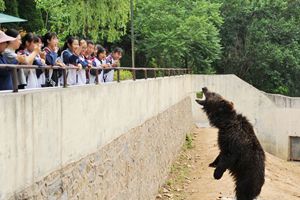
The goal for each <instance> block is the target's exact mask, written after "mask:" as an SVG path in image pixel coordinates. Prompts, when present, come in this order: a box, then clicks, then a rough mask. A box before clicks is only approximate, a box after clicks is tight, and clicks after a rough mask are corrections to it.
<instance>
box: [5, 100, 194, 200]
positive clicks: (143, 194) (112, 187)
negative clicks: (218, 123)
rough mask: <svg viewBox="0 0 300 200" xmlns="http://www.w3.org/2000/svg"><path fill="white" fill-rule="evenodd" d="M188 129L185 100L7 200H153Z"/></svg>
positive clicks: (189, 115) (188, 106)
mask: <svg viewBox="0 0 300 200" xmlns="http://www.w3.org/2000/svg"><path fill="white" fill-rule="evenodd" d="M192 126H193V123H192V112H191V100H190V98H186V99H185V100H183V101H181V102H180V103H178V104H176V105H174V106H172V107H170V108H169V109H168V110H166V111H165V112H163V113H161V114H159V115H158V116H156V117H154V118H151V119H150V120H148V121H146V122H145V123H144V124H143V125H141V126H139V127H137V128H134V129H132V130H130V131H129V132H128V133H126V134H123V135H122V136H121V137H119V138H117V139H115V140H114V141H113V142H111V143H110V144H108V145H106V146H105V147H103V148H102V149H100V150H99V151H98V152H96V153H94V154H91V155H89V156H87V157H85V158H83V159H81V160H79V161H77V162H74V163H71V164H69V165H67V166H64V167H62V168H61V169H60V170H57V171H55V172H53V173H51V174H50V175H48V176H47V177H45V178H44V179H43V180H41V181H39V182H37V183H35V184H34V185H32V186H30V187H28V188H27V189H25V190H24V191H21V192H19V193H17V194H15V196H14V197H11V198H10V199H11V200H14V199H17V200H21V199H22V200H25V199H28V200H31V199H38V200H39V199H48V200H54V199H61V200H65V199H80V200H81V199H88V200H96V199H105V200H108V199H115V200H123V199H124V200H131V199H132V200H138V199H142V200H147V199H154V198H155V194H156V193H157V190H158V188H159V186H160V185H161V184H162V183H163V182H164V180H165V178H166V177H167V174H168V171H169V169H170V166H171V163H172V161H173V159H174V158H175V156H176V154H177V153H178V151H179V150H180V148H181V146H182V144H183V142H184V140H185V135H186V133H187V132H188V131H189V130H190V129H191V128H192Z"/></svg>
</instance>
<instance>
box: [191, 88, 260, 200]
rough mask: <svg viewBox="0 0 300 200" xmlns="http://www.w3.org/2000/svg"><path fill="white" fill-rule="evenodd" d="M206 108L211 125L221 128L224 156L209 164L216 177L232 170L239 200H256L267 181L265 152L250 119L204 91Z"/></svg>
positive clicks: (227, 103)
mask: <svg viewBox="0 0 300 200" xmlns="http://www.w3.org/2000/svg"><path fill="white" fill-rule="evenodd" d="M202 91H203V94H204V96H205V100H196V102H197V103H199V104H200V105H202V106H203V110H204V112H205V113H206V114H207V117H208V119H209V122H210V124H211V125H212V126H214V127H216V128H218V129H219V132H218V145H219V149H220V153H219V155H218V156H217V158H216V159H215V160H214V161H213V162H212V163H211V164H209V166H210V167H214V168H215V171H214V178H215V179H220V178H222V176H223V173H224V172H225V171H226V170H227V169H228V170H229V172H230V174H231V175H232V176H233V178H234V181H235V185H236V187H235V192H236V198H237V200H253V199H255V198H256V197H257V196H258V195H259V194H260V191H261V188H262V186H263V184H264V182H265V153H264V151H263V149H262V147H261V145H260V143H259V141H258V139H257V138H256V136H255V133H254V130H253V127H252V125H251V124H250V122H249V121H248V120H247V118H246V117H244V116H242V115H241V114H237V113H236V111H235V109H234V108H233V104H232V103H231V102H229V101H227V100H225V99H223V97H221V96H220V95H219V94H217V93H214V92H210V91H209V90H208V89H207V88H203V89H202Z"/></svg>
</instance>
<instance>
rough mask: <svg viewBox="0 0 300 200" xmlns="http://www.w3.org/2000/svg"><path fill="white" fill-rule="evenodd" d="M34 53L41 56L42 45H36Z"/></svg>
mask: <svg viewBox="0 0 300 200" xmlns="http://www.w3.org/2000/svg"><path fill="white" fill-rule="evenodd" d="M33 51H34V52H35V53H37V54H39V53H40V51H41V48H40V45H39V44H35V45H34V49H33Z"/></svg>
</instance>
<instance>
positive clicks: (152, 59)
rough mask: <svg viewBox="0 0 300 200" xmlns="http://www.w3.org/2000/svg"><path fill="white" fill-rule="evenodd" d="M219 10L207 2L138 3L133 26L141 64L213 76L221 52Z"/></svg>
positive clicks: (164, 0)
mask: <svg viewBox="0 0 300 200" xmlns="http://www.w3.org/2000/svg"><path fill="white" fill-rule="evenodd" d="M219 7H220V4H216V3H210V2H209V1H206V0H198V1H193V0H187V1H175V2H174V1H172V0H151V1H150V0H149V1H139V2H138V4H137V5H136V17H135V27H136V30H137V51H138V54H145V55H146V62H145V63H144V65H147V66H149V64H151V63H152V65H154V66H159V67H192V68H193V69H194V71H195V72H207V73H212V72H213V71H214V69H213V66H212V63H213V62H214V61H215V60H216V59H218V58H219V55H220V53H221V47H220V39H219V31H218V28H219V27H220V26H221V24H222V18H221V16H220V15H219Z"/></svg>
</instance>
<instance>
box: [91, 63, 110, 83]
mask: <svg viewBox="0 0 300 200" xmlns="http://www.w3.org/2000/svg"><path fill="white" fill-rule="evenodd" d="M93 62H95V64H96V66H94V67H97V68H102V65H103V64H106V60H105V59H103V60H101V61H100V60H99V59H98V58H95V59H94V60H93ZM90 79H91V83H95V82H96V76H94V75H92V74H90ZM98 81H99V83H100V82H101V83H103V82H104V81H103V70H101V72H100V74H98Z"/></svg>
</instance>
